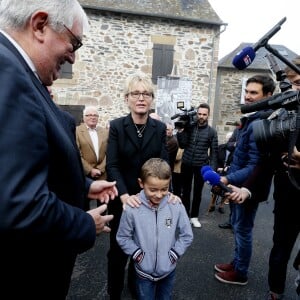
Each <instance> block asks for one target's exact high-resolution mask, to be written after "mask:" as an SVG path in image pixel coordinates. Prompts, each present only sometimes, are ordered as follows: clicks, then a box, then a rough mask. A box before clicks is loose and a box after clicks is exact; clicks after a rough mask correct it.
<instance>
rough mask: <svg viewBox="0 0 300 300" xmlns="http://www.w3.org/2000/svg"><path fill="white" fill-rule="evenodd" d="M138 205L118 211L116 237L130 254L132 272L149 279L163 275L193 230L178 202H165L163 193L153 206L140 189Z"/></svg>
mask: <svg viewBox="0 0 300 300" xmlns="http://www.w3.org/2000/svg"><path fill="white" fill-rule="evenodd" d="M139 198H140V200H141V201H142V204H141V206H140V207H139V208H132V207H130V206H126V209H125V210H124V211H123V213H122V217H121V221H120V226H119V229H118V233H117V241H118V243H119V245H120V247H121V248H122V250H123V251H124V252H125V253H126V254H128V255H131V256H132V257H133V260H134V261H135V268H136V272H137V273H138V274H139V275H140V276H142V277H144V278H147V279H149V280H152V281H157V280H160V279H162V278H164V277H166V276H167V275H168V274H169V273H171V272H172V271H173V270H174V269H175V267H176V262H177V260H178V259H179V257H180V256H182V255H183V254H184V253H185V251H186V249H187V248H188V246H189V245H190V244H191V243H192V241H193V231H192V228H191V224H190V221H189V218H188V216H187V213H186V211H185V208H184V206H183V205H182V203H176V204H173V203H168V199H169V195H168V196H166V197H164V198H163V199H162V201H161V203H160V204H159V206H158V208H153V207H151V206H150V204H149V200H147V199H146V196H145V193H144V191H141V193H140V194H139Z"/></svg>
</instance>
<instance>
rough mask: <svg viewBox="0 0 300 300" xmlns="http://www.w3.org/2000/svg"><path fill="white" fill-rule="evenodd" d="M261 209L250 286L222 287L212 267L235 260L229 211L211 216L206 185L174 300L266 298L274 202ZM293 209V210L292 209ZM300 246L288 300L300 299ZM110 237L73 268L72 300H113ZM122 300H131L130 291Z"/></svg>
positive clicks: (290, 272) (288, 286) (102, 238)
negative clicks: (299, 271) (299, 267)
mask: <svg viewBox="0 0 300 300" xmlns="http://www.w3.org/2000/svg"><path fill="white" fill-rule="evenodd" d="M271 195H272V193H271V194H270V197H269V200H268V201H266V202H262V203H261V204H260V206H259V209H258V212H257V216H256V220H255V226H254V232H253V253H252V260H251V264H250V268H249V280H248V284H247V285H246V286H237V285H230V284H224V283H221V282H219V281H217V279H215V278H214V273H215V271H214V264H215V263H228V262H230V261H231V259H232V255H233V249H234V240H233V234H232V232H231V230H229V229H220V228H219V227H218V224H219V223H223V222H225V221H226V220H227V219H228V214H229V207H228V205H225V214H220V213H219V212H218V211H217V210H216V211H214V212H211V213H207V209H208V206H209V201H210V189H209V186H207V185H205V187H204V190H203V199H202V203H201V207H200V214H199V219H200V222H201V224H202V227H201V228H193V232H194V241H193V243H192V245H191V246H190V247H189V249H188V250H187V252H186V253H185V255H184V256H183V257H182V258H181V259H180V261H179V262H178V266H177V269H176V281H175V286H174V297H173V299H174V300H183V299H184V300H219V299H223V300H263V299H267V293H268V281H267V274H268V259H269V253H270V250H271V247H272V235H273V213H272V210H273V200H272V197H271ZM291 209H293V208H291ZM299 245H300V236H298V241H297V243H296V244H295V246H294V249H293V252H292V256H291V259H290V262H289V265H288V272H287V280H286V291H285V299H286V300H296V299H298V298H297V296H296V292H295V284H294V281H295V278H296V271H295V270H294V269H293V267H292V261H293V259H294V257H295V255H296V252H297V250H298V246H299ZM108 247H109V235H108V234H101V235H100V236H99V237H98V238H97V241H96V244H95V247H94V248H92V249H91V250H89V251H87V252H85V253H83V254H81V255H80V256H79V257H78V259H77V262H76V266H75V268H74V272H73V276H72V282H71V287H70V291H69V296H68V298H67V299H68V300H75V299H80V300H104V299H109V297H108V296H107V294H106V288H107V276H106V269H107V258H106V253H107V250H108ZM123 299H124V300H129V299H131V297H130V296H129V293H128V290H127V287H125V289H124V296H123Z"/></svg>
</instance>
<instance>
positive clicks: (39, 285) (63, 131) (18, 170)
mask: <svg viewBox="0 0 300 300" xmlns="http://www.w3.org/2000/svg"><path fill="white" fill-rule="evenodd" d="M0 85H1V87H0V123H1V124H0V136H1V138H0V165H1V172H0V195H1V196H0V198H1V199H0V201H1V204H0V240H1V247H0V266H1V267H0V282H1V292H0V293H1V294H2V293H4V291H8V294H9V295H10V297H11V299H17V298H24V297H28V299H63V295H64V294H66V293H67V289H68V284H69V280H70V276H71V273H72V268H73V265H74V261H75V258H76V254H77V253H80V252H83V251H85V250H87V249H89V248H90V247H92V246H93V244H94V242H95V238H96V233H95V225H94V221H93V219H92V218H91V216H90V215H89V214H87V213H85V212H84V211H83V210H82V208H84V206H85V201H86V200H85V199H86V194H87V189H88V188H89V185H90V183H91V180H88V181H87V179H86V178H85V176H84V173H83V169H82V165H81V160H80V155H79V152H78V149H77V145H76V141H75V136H74V133H73V132H72V131H71V128H70V120H68V119H67V118H64V117H63V113H62V112H61V111H60V110H59V108H58V107H57V106H56V105H55V103H54V102H53V101H52V99H51V98H50V96H49V93H48V91H47V89H46V88H45V87H44V86H43V85H42V84H41V83H40V81H39V80H38V79H37V77H36V76H35V75H34V73H33V72H32V71H31V69H30V68H29V67H28V65H27V63H26V62H25V60H24V59H23V58H22V56H21V55H20V54H19V52H18V51H17V50H16V48H15V47H14V46H13V45H12V44H11V43H10V42H9V41H8V40H7V38H6V37H4V36H3V35H2V34H0ZM29 274H30V275H29ZM0 297H1V296H0Z"/></svg>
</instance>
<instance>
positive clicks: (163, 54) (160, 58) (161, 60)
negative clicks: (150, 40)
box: [152, 44, 174, 84]
mask: <svg viewBox="0 0 300 300" xmlns="http://www.w3.org/2000/svg"><path fill="white" fill-rule="evenodd" d="M173 58H174V47H173V46H172V45H164V44H154V45H153V62H152V82H153V83H154V84H157V77H158V76H167V75H170V74H171V72H172V68H173Z"/></svg>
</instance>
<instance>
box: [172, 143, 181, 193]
mask: <svg viewBox="0 0 300 300" xmlns="http://www.w3.org/2000/svg"><path fill="white" fill-rule="evenodd" d="M183 151H184V150H183V149H181V148H178V150H177V154H176V158H175V163H174V169H173V172H172V186H173V193H174V194H175V195H177V196H178V197H179V198H182V178H181V177H182V176H181V162H182V155H183Z"/></svg>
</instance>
